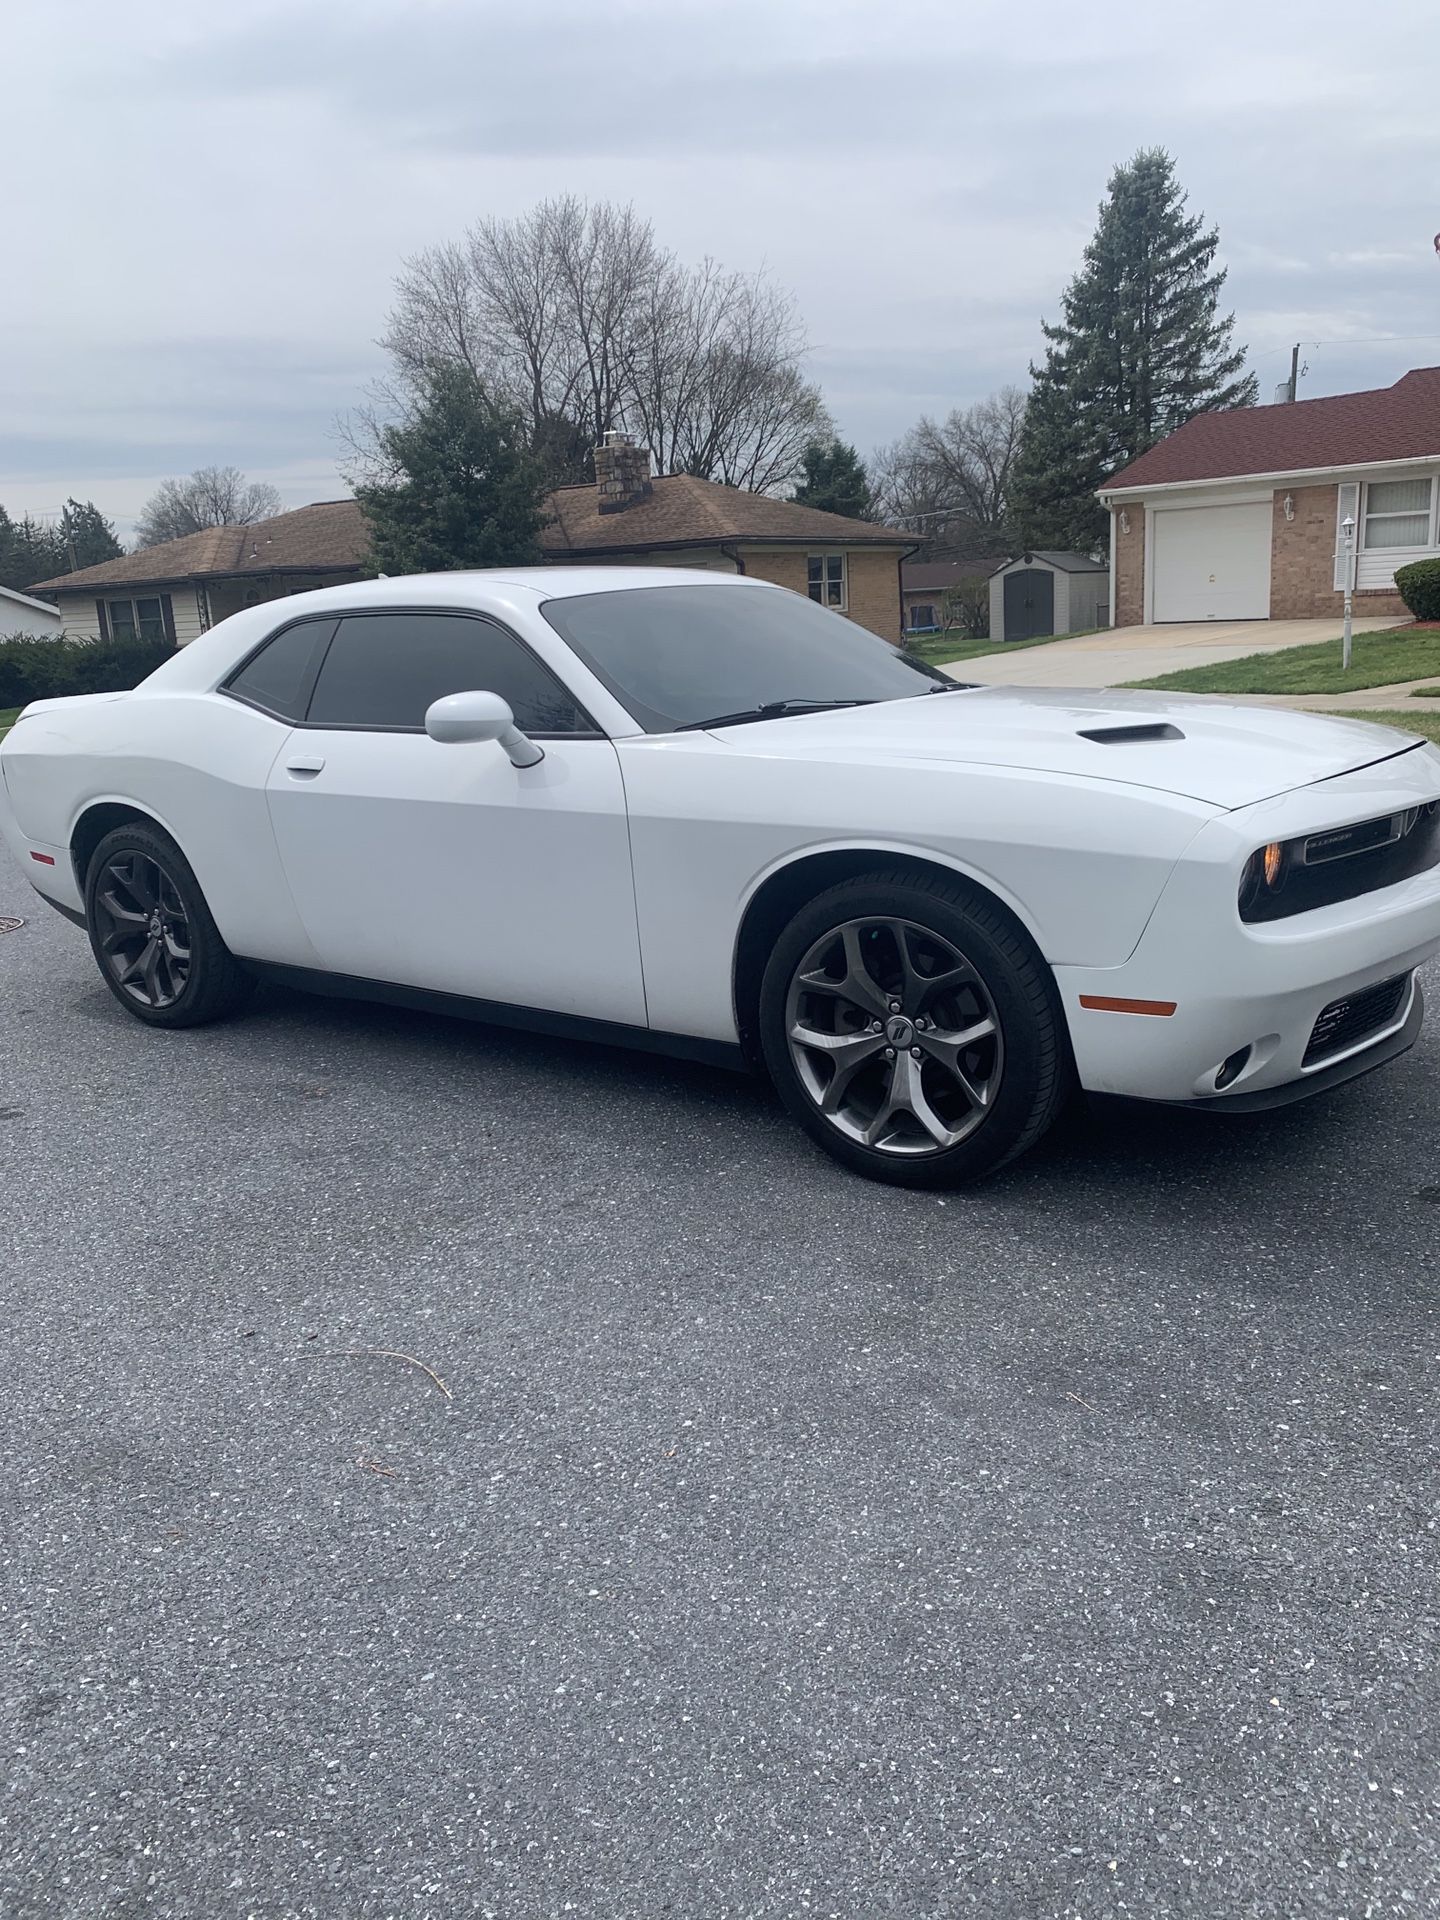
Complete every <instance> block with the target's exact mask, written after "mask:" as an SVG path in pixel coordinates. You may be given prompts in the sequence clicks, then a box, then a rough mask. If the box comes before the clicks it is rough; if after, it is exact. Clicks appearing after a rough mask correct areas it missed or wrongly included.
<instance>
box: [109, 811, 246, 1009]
mask: <svg viewBox="0 0 1440 1920" xmlns="http://www.w3.org/2000/svg"><path fill="white" fill-rule="evenodd" d="M85 922H86V926H87V927H88V929H89V932H90V946H91V949H92V951H93V952H94V955H95V960H96V964H97V965H98V966H99V968H100V972H101V974H102V975H103V977H104V980H105V984H106V986H107V987H109V989H110V991H111V993H113V994H114V996H115V998H116V999H117V1000H118V1001H119V1002H120V1004H121V1006H122V1007H124V1009H125V1011H126V1012H127V1013H132V1014H134V1016H135V1018H136V1019H137V1020H143V1021H144V1022H145V1024H146V1025H147V1026H151V1027H198V1026H201V1025H203V1024H204V1022H206V1021H207V1020H219V1019H222V1018H223V1017H224V1016H225V1015H226V1014H229V1013H234V1012H235V1011H236V1010H237V1009H238V1008H240V1007H242V1006H244V1004H245V1002H246V1001H247V1000H248V999H249V998H250V996H251V995H252V993H253V992H254V990H255V980H254V977H253V975H252V974H251V973H250V972H249V971H248V970H247V968H246V967H245V966H244V965H243V963H242V962H240V961H238V960H237V959H236V958H235V956H234V955H233V954H232V953H231V951H230V949H229V948H228V947H227V946H226V945H225V942H224V940H222V939H221V937H220V931H219V929H218V928H217V927H216V925H215V920H214V917H213V915H212V914H211V912H210V908H209V906H208V904H207V903H206V899H205V895H204V892H203V891H202V890H201V886H200V882H199V881H198V880H197V879H196V878H195V872H194V869H193V868H192V867H191V865H190V862H189V861H188V860H187V859H186V857H185V855H184V854H183V853H182V852H181V851H180V849H179V847H177V846H176V844H175V842H174V841H173V840H172V839H171V838H170V836H169V834H168V833H164V832H162V831H161V829H160V828H159V827H157V826H155V825H154V824H153V822H151V821H148V820H133V821H127V822H125V823H124V824H123V825H121V826H119V827H116V828H115V830H114V831H113V832H112V833H107V834H106V835H105V838H104V839H103V840H102V841H101V842H100V844H99V846H98V847H96V848H95V850H94V852H93V853H92V854H91V856H90V865H89V869H88V871H87V873H86V877H85Z"/></svg>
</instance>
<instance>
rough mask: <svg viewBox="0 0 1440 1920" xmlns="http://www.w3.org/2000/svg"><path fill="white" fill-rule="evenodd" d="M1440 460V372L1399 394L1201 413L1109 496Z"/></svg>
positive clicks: (1407, 381)
mask: <svg viewBox="0 0 1440 1920" xmlns="http://www.w3.org/2000/svg"><path fill="white" fill-rule="evenodd" d="M1436 459H1440V367H1417V368H1415V369H1414V370H1413V371H1412V372H1410V373H1407V374H1404V375H1402V376H1401V378H1400V379H1399V380H1397V381H1396V382H1395V384H1394V386H1393V387H1375V388H1372V389H1371V390H1370V391H1369V392H1366V393H1337V394H1334V395H1332V396H1331V398H1329V399H1327V400H1297V401H1295V402H1293V403H1291V404H1289V405H1283V404H1282V405H1279V406H1273V407H1234V408H1232V409H1230V410H1229V411H1228V412H1225V413H1200V414H1197V415H1196V416H1195V418H1194V419H1193V420H1190V421H1187V422H1186V424H1185V425H1184V426H1183V427H1181V428H1180V429H1179V430H1178V431H1177V432H1175V433H1172V434H1170V435H1169V436H1168V438H1166V439H1164V440H1162V441H1161V442H1160V443H1159V445H1158V446H1154V447H1152V448H1151V449H1150V451H1149V452H1148V453H1142V454H1141V456H1140V458H1139V459H1138V460H1132V461H1131V463H1130V465H1129V466H1128V467H1122V468H1121V470H1120V471H1119V473H1117V474H1115V475H1114V476H1113V477H1112V478H1111V479H1110V480H1107V481H1106V483H1105V486H1104V489H1103V491H1104V492H1106V493H1111V492H1116V491H1119V490H1120V489H1122V488H1125V487H1158V486H1175V485H1178V484H1183V483H1184V482H1185V481H1194V480H1229V479H1232V478H1235V477H1239V476H1242V475H1245V474H1260V473H1274V474H1287V473H1306V472H1310V471H1312V470H1314V469H1315V468H1326V467H1362V466H1370V465H1373V464H1376V463H1378V462H1380V461H1384V460H1436Z"/></svg>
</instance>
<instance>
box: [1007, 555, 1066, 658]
mask: <svg viewBox="0 0 1440 1920" xmlns="http://www.w3.org/2000/svg"><path fill="white" fill-rule="evenodd" d="M1054 631H1055V576H1054V574H1053V573H1051V572H1049V571H1048V570H1047V569H1046V568H1043V567H1025V568H1023V569H1022V570H1021V571H1020V572H1018V573H1007V574H1006V576H1005V638H1006V639H1007V640H1040V639H1043V638H1044V636H1045V635H1046V634H1049V633H1054Z"/></svg>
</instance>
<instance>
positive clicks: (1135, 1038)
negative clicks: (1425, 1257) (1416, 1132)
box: [1055, 750, 1440, 1113]
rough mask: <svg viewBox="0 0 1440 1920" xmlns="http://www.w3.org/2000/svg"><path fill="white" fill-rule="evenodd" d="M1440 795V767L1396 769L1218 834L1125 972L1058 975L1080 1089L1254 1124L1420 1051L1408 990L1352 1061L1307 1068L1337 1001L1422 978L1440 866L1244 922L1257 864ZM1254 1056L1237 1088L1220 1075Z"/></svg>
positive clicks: (1436, 762)
mask: <svg viewBox="0 0 1440 1920" xmlns="http://www.w3.org/2000/svg"><path fill="white" fill-rule="evenodd" d="M1437 794H1440V755H1437V754H1435V752H1434V751H1433V750H1423V751H1418V752H1416V753H1412V754H1405V755H1400V756H1397V757H1396V758H1395V759H1393V760H1390V761H1386V762H1384V763H1383V764H1382V765H1381V766H1379V767H1375V768H1368V769H1362V770H1361V771H1360V772H1358V773H1354V774H1346V775H1343V776H1342V777H1341V778H1339V779H1334V780H1327V781H1324V782H1322V783H1320V784H1319V785H1317V786H1315V787H1306V788H1302V789H1299V790H1298V791H1297V792H1295V793H1291V794H1285V795H1282V796H1280V797H1279V798H1278V799H1275V800H1268V801H1265V802H1263V803H1262V804H1261V805H1260V806H1256V807H1248V808H1243V809H1240V810H1238V811H1236V812H1234V813H1229V814H1224V815H1220V816H1218V817H1217V818H1216V819H1214V820H1212V821H1210V822H1209V823H1208V824H1207V825H1206V826H1205V827H1204V828H1202V829H1201V831H1200V833H1199V834H1198V835H1197V836H1196V839H1195V840H1194V842H1193V843H1192V844H1191V846H1190V847H1189V848H1188V849H1187V851H1186V853H1185V855H1184V857H1183V858H1182V859H1181V861H1180V862H1179V863H1178V864H1177V866H1176V868H1175V871H1174V873H1173V874H1172V875H1171V878H1170V880H1169V882H1168V884H1167V885H1166V888H1165V891H1164V893H1163V894H1162V895H1161V897H1160V900H1159V902H1158V903H1157V905H1156V908H1155V911H1154V913H1153V914H1152V915H1151V918H1150V922H1149V924H1148V926H1147V927H1146V929H1145V932H1144V934H1143V935H1142V936H1141V939H1140V942H1139V944H1138V946H1137V947H1136V949H1135V951H1134V953H1133V954H1132V955H1131V956H1130V958H1129V960H1127V961H1126V962H1125V963H1124V965H1123V966H1119V967H1108V968H1091V967H1069V966H1057V967H1056V969H1055V977H1056V980H1057V983H1058V984H1059V987H1060V993H1061V997H1062V1000H1063V1003H1064V1006H1065V1012H1066V1017H1067V1020H1068V1023H1069V1028H1070V1036H1071V1043H1072V1046H1073V1049H1074V1054H1075V1063H1076V1068H1077V1071H1078V1074H1079V1078H1080V1083H1081V1085H1082V1086H1084V1087H1086V1088H1087V1089H1089V1090H1090V1091H1091V1092H1095V1093H1115V1094H1122V1095H1125V1096H1128V1097H1130V1098H1136V1099H1142V1100H1157V1101H1163V1102H1166V1103H1168V1104H1177V1105H1185V1106H1190V1105H1204V1106H1206V1107H1210V1108H1212V1109H1214V1110H1216V1111H1219V1110H1221V1109H1222V1108H1223V1109H1227V1110H1230V1111H1233V1112H1237V1113H1240V1112H1246V1111H1255V1110H1258V1109H1261V1108H1264V1107H1268V1106H1276V1105H1283V1104H1286V1103H1288V1102H1289V1101H1292V1100H1299V1099H1304V1098H1306V1097H1307V1096H1308V1095H1309V1094H1311V1093H1318V1092H1322V1091H1324V1090H1325V1089H1326V1088H1327V1087H1333V1086H1337V1085H1339V1084H1341V1083H1342V1082H1343V1081H1345V1080H1347V1079H1352V1078H1354V1077H1355V1076H1356V1075H1358V1074H1361V1073H1365V1072H1368V1071H1369V1070H1370V1068H1372V1067H1375V1066H1379V1065H1381V1064H1383V1062H1384V1061H1386V1060H1388V1059H1392V1058H1393V1057H1394V1056H1395V1055H1396V1054H1397V1053H1400V1052H1403V1051H1404V1049H1405V1048H1406V1047H1408V1046H1410V1045H1411V1044H1413V1042H1414V1039H1415V1036H1416V1034H1417V1033H1418V1031H1419V1028H1420V1022H1421V1020H1422V1018H1423V1015H1424V996H1423V994H1422V993H1421V991H1420V987H1419V982H1418V981H1414V980H1412V982H1411V984H1410V986H1409V988H1408V990H1407V992H1406V993H1405V994H1404V996H1403V997H1402V999H1401V1001H1400V1003H1399V1005H1398V1006H1397V1007H1396V1008H1395V1011H1394V1014H1393V1016H1392V1017H1390V1018H1389V1019H1388V1020H1387V1021H1386V1022H1385V1024H1384V1025H1382V1026H1379V1027H1377V1028H1376V1030H1374V1031H1373V1032H1369V1033H1365V1034H1363V1035H1362V1036H1361V1037H1360V1039H1359V1040H1358V1041H1357V1042H1356V1043H1355V1044H1354V1045H1353V1046H1351V1047H1349V1048H1348V1049H1346V1050H1344V1051H1343V1052H1339V1053H1334V1054H1330V1055H1322V1056H1321V1057H1320V1058H1319V1059H1318V1060H1316V1061H1314V1062H1313V1063H1312V1064H1310V1065H1307V1064H1306V1061H1305V1053H1306V1049H1307V1047H1308V1046H1309V1044H1310V1038H1311V1034H1312V1032H1313V1031H1314V1028H1315V1023H1316V1021H1317V1019H1318V1018H1319V1016H1320V1014H1321V1012H1322V1010H1323V1009H1325V1008H1326V1007H1328V1006H1329V1005H1330V1003H1331V1002H1332V1001H1335V1000H1338V999H1342V998H1345V997H1347V996H1350V995H1354V994H1358V993H1361V992H1363V991H1364V989H1366V988H1367V987H1371V986H1375V985H1377V984H1378V983H1379V982H1381V981H1387V980H1391V979H1394V978H1395V977H1396V976H1399V975H1411V976H1413V974H1414V972H1415V970H1416V969H1417V968H1418V967H1420V966H1422V965H1423V964H1424V963H1425V962H1426V961H1427V960H1429V959H1430V958H1431V957H1432V956H1433V955H1434V954H1435V953H1436V952H1437V951H1440V867H1435V868H1431V869H1430V870H1429V871H1427V872H1424V873H1419V874H1415V875H1413V876H1412V877H1411V878H1410V879H1408V880H1405V881H1402V882H1400V883H1399V884H1397V885H1395V886H1391V887H1386V888H1382V889H1380V890H1378V891H1376V892H1374V893H1368V894H1362V895H1360V896H1358V897H1357V898H1355V899H1353V900H1346V901H1343V902H1340V903H1338V904H1336V905H1334V906H1328V907H1323V908H1319V909H1317V910H1315V911H1313V912H1309V913H1301V914H1296V915H1295V916H1294V917H1293V918H1291V919H1284V920H1273V921H1268V922H1265V923H1262V924H1252V925H1245V924H1244V923H1242V922H1241V920H1240V916H1239V912H1238V908H1237V904H1236V890H1237V887H1238V881H1239V874H1240V870H1241V868H1242V866H1243V865H1244V862H1245V859H1246V858H1247V857H1248V855H1249V853H1250V852H1251V851H1253V849H1254V848H1255V847H1256V846H1263V845H1264V844H1265V842H1266V841H1267V840H1270V839H1289V838H1292V837H1299V836H1300V835H1303V834H1307V833H1313V832H1317V831H1321V830H1324V829H1326V828H1329V827H1334V826H1341V825H1345V824H1348V823H1350V822H1353V821H1356V820H1361V819H1367V818H1371V817H1374V816H1378V815H1381V814H1383V813H1385V812H1386V811H1388V810H1391V809H1394V810H1400V809H1403V808H1405V807H1409V806H1413V805H1415V804H1417V803H1418V802H1423V801H1428V800H1431V799H1434V798H1435V797H1436V796H1437ZM1082 995H1083V996H1085V997H1086V998H1107V999H1126V1000H1133V1001H1144V1002H1150V1003H1159V1004H1161V1005H1171V1004H1173V1007H1174V1012H1173V1013H1172V1014H1169V1015H1166V1016H1159V1015H1155V1014H1135V1013H1121V1012H1113V1011H1108V1010H1104V1011H1099V1010H1094V1009H1091V1008H1088V1007H1085V1006H1083V1005H1082V1004H1081V996H1082ZM1247 1048H1248V1050H1249V1051H1248V1054H1247V1055H1246V1059H1245V1064H1244V1066H1243V1068H1242V1069H1241V1070H1240V1072H1239V1073H1238V1074H1236V1076H1235V1078H1234V1079H1233V1080H1232V1081H1231V1082H1230V1084H1229V1085H1228V1086H1226V1087H1223V1088H1222V1087H1217V1085H1216V1079H1217V1075H1218V1074H1219V1072H1220V1069H1221V1067H1222V1065H1223V1063H1224V1062H1225V1061H1226V1060H1227V1059H1229V1058H1231V1057H1232V1056H1233V1055H1235V1054H1237V1053H1239V1052H1240V1051H1241V1050H1242V1049H1247Z"/></svg>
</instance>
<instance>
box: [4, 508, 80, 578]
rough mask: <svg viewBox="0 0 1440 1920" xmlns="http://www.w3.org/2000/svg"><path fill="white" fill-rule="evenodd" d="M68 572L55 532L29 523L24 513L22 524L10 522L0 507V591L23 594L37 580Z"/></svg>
mask: <svg viewBox="0 0 1440 1920" xmlns="http://www.w3.org/2000/svg"><path fill="white" fill-rule="evenodd" d="M69 571H70V563H69V561H68V560H67V559H66V558H65V549H64V548H63V546H62V545H61V544H60V535H59V530H58V529H57V528H55V527H47V526H46V525H45V523H44V522H43V521H42V520H32V519H31V518H30V515H29V514H28V513H27V514H26V515H25V517H24V519H23V520H12V519H11V518H10V515H9V514H8V513H7V512H6V511H5V509H4V507H0V587H14V588H15V589H16V590H17V591H18V592H20V593H25V592H27V591H28V590H29V588H30V587H32V586H33V585H34V584H35V582H36V581H37V580H51V579H53V578H54V577H55V575H56V574H57V573H68V572H69Z"/></svg>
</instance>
